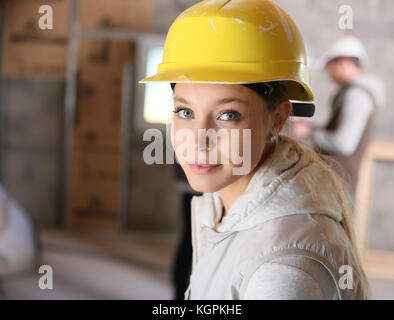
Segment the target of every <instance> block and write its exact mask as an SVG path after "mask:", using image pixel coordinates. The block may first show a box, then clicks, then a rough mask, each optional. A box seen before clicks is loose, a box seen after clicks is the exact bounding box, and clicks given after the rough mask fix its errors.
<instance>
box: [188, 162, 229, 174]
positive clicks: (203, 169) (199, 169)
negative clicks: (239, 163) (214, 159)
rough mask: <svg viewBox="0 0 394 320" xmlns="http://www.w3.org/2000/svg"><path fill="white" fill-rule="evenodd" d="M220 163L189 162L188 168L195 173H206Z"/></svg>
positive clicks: (217, 166)
mask: <svg viewBox="0 0 394 320" xmlns="http://www.w3.org/2000/svg"><path fill="white" fill-rule="evenodd" d="M220 166H221V164H220V163H219V164H195V163H189V167H190V169H191V170H192V171H193V172H194V173H196V174H208V173H210V172H212V171H213V170H215V169H217V168H219V167H220Z"/></svg>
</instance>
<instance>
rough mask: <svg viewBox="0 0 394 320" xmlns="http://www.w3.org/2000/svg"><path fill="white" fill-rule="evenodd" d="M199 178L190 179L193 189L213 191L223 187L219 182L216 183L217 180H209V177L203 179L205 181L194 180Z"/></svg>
mask: <svg viewBox="0 0 394 320" xmlns="http://www.w3.org/2000/svg"><path fill="white" fill-rule="evenodd" d="M196 180H200V179H190V180H189V184H190V186H191V187H192V189H193V190H195V191H197V192H208V193H213V192H216V191H219V190H220V189H222V188H223V186H222V185H221V184H218V183H217V181H209V180H211V179H205V181H196Z"/></svg>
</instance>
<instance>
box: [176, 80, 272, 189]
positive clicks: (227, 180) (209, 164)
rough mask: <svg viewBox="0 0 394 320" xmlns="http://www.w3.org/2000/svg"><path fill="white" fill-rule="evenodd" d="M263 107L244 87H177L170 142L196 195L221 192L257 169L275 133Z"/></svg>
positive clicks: (224, 85)
mask: <svg viewBox="0 0 394 320" xmlns="http://www.w3.org/2000/svg"><path fill="white" fill-rule="evenodd" d="M263 104H264V102H263V100H262V98H261V97H260V96H259V95H258V94H257V93H255V92H254V91H252V90H250V89H248V88H246V87H245V86H242V85H227V84H203V83H177V84H176V86H175V90H174V112H175V113H174V115H173V119H172V130H173V131H172V134H171V142H172V145H173V147H174V150H175V154H176V156H177V158H178V160H179V162H180V165H181V166H182V168H183V170H184V172H185V174H186V177H187V179H188V181H189V184H190V185H191V187H192V188H193V189H194V190H196V191H198V192H216V191H218V190H220V189H222V188H225V187H226V186H228V185H230V184H233V183H234V182H236V181H237V180H239V179H242V178H243V177H245V176H247V175H250V173H251V172H252V171H253V170H254V169H255V168H256V166H257V164H258V163H259V160H260V159H261V158H262V155H263V152H264V148H265V146H266V143H267V139H268V137H269V136H270V133H271V124H270V123H271V121H270V117H269V115H268V114H267V111H266V107H265V106H264V105H263ZM203 129H205V131H204V130H203ZM246 129H250V130H249V132H250V134H248V132H247V131H248V130H246ZM208 130H209V131H208ZM209 133H211V134H212V135H211V138H213V139H209ZM215 139H216V141H215ZM215 157H216V159H215ZM197 164H205V166H198V165H197Z"/></svg>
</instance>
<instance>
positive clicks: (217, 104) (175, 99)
mask: <svg viewBox="0 0 394 320" xmlns="http://www.w3.org/2000/svg"><path fill="white" fill-rule="evenodd" d="M174 101H178V102H181V103H184V104H191V103H190V102H189V101H187V100H186V99H184V98H181V97H176V96H175V97H174ZM230 102H240V103H244V104H247V102H246V101H245V100H242V99H239V98H236V97H234V98H224V99H220V100H217V101H216V102H215V103H214V106H219V105H222V104H227V103H230Z"/></svg>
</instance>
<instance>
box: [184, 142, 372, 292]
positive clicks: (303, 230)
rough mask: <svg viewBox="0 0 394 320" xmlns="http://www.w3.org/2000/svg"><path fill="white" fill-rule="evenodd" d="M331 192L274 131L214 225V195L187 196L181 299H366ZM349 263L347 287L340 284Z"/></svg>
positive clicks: (309, 162) (308, 161) (316, 168)
mask: <svg viewBox="0 0 394 320" xmlns="http://www.w3.org/2000/svg"><path fill="white" fill-rule="evenodd" d="M335 191H336V190H335V188H334V185H333V182H332V181H331V178H330V176H329V174H328V173H327V172H325V171H324V170H322V168H321V167H320V165H318V164H317V163H316V162H315V161H314V160H313V158H311V157H310V156H309V154H308V153H301V154H299V153H298V151H297V149H296V148H295V147H294V146H293V143H292V142H291V140H290V139H288V138H287V137H285V136H280V137H279V143H278V148H277V149H276V151H275V152H274V153H273V154H271V156H270V157H269V158H268V159H267V160H266V161H265V162H264V163H263V165H262V166H261V167H260V168H258V170H257V171H256V172H255V174H254V175H253V177H252V179H251V181H250V182H249V184H248V187H247V189H246V191H245V192H244V194H242V195H241V196H240V197H239V198H238V199H236V201H235V202H234V203H233V204H232V206H231V208H230V210H229V212H228V214H227V215H226V216H224V217H223V219H222V221H221V222H220V223H219V219H220V217H221V212H222V210H221V209H222V202H221V200H220V197H219V194H218V192H214V193H204V194H203V195H202V196H194V197H193V198H192V244H193V268H192V274H191V277H190V284H189V287H188V289H187V290H186V292H185V298H186V299H270V298H271V299H282V298H283V299H312V298H313V297H314V294H315V293H316V296H315V298H318V299H337V298H339V299H363V298H365V296H364V288H362V286H361V282H360V266H359V262H358V261H357V259H356V258H355V256H354V253H353V251H352V248H351V245H350V242H349V239H348V237H347V235H346V233H345V231H344V229H343V227H342V224H341V221H342V214H341V213H342V207H341V205H340V203H339V199H338V195H337V194H336V192H335ZM342 266H343V267H342ZM341 267H342V268H341ZM348 267H351V268H352V271H353V272H352V276H353V277H352V283H351V285H352V287H351V288H349V287H347V288H344V287H343V286H342V287H341V281H342V282H343V280H344V279H343V278H342V280H341V272H342V273H343V272H344V271H343V270H348V269H347V268H348ZM343 268H345V269H343ZM345 273H346V272H345ZM347 274H348V275H349V273H347ZM345 281H346V280H345Z"/></svg>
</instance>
